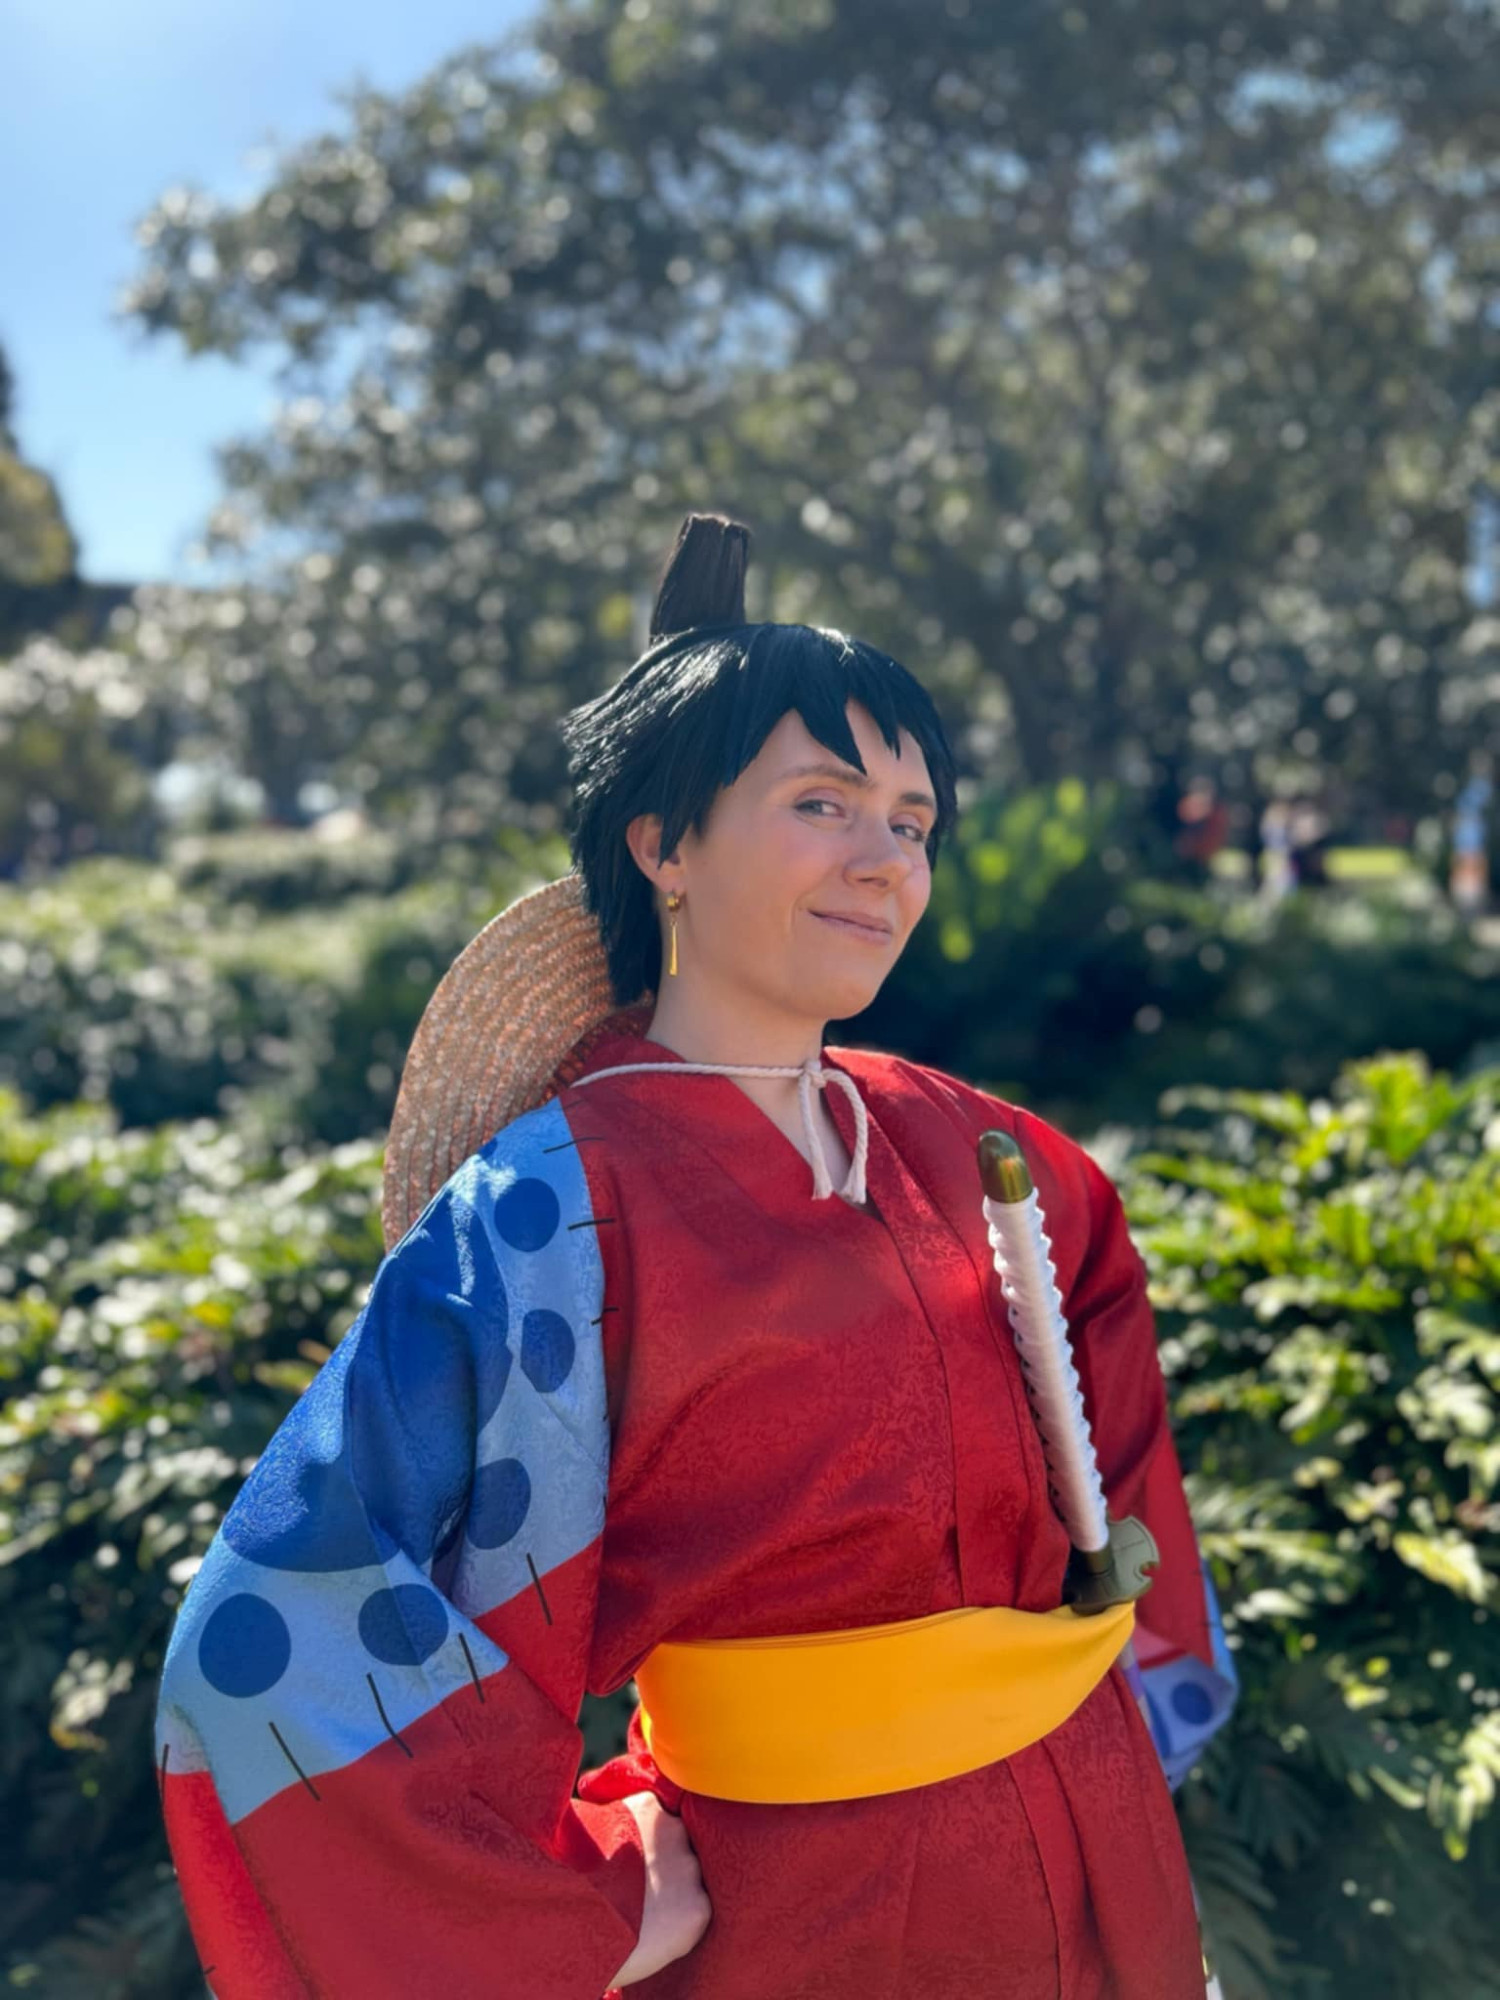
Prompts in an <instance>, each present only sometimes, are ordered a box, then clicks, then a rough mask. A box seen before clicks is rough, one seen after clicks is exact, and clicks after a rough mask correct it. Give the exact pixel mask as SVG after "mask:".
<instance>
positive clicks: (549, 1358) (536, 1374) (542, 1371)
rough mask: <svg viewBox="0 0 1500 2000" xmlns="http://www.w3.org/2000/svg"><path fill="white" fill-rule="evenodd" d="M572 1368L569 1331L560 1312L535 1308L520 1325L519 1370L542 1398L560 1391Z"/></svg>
mask: <svg viewBox="0 0 1500 2000" xmlns="http://www.w3.org/2000/svg"><path fill="white" fill-rule="evenodd" d="M572 1367H573V1329H572V1327H570V1326H569V1325H568V1322H567V1321H566V1320H565V1319H564V1318H563V1316H562V1314H561V1313H558V1312H551V1311H549V1310H548V1309H547V1308H546V1307H545V1306H539V1307H538V1308H537V1309H536V1310H535V1311H534V1312H529V1313H527V1315H526V1317H525V1319H524V1320H523V1321H522V1322H521V1369H522V1372H523V1373H524V1375H525V1377H526V1379H527V1381H528V1382H529V1383H530V1384H531V1386H532V1388H533V1389H537V1390H540V1391H541V1393H542V1394H543V1395H546V1394H548V1393H549V1392H550V1391H551V1390H553V1389H560V1388H561V1387H562V1385H563V1383H564V1382H566V1381H567V1379H568V1376H569V1374H570V1373H571V1371H572Z"/></svg>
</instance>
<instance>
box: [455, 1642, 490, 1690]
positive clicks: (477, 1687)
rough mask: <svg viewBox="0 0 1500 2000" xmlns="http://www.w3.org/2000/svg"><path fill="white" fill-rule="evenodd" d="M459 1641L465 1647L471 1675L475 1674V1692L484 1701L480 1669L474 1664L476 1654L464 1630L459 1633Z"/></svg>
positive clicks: (465, 1655)
mask: <svg viewBox="0 0 1500 2000" xmlns="http://www.w3.org/2000/svg"><path fill="white" fill-rule="evenodd" d="M458 1643H459V1645H460V1646H462V1647H463V1649H464V1658H465V1659H466V1660H467V1661H468V1663H469V1672H470V1674H471V1675H472V1676H473V1679H474V1692H475V1694H477V1695H478V1697H479V1699H480V1700H481V1701H483V1700H484V1689H483V1687H482V1686H481V1685H480V1680H479V1671H478V1669H477V1668H476V1667H475V1665H474V1655H473V1654H472V1653H471V1652H470V1651H469V1642H468V1640H467V1639H466V1638H465V1637H464V1635H463V1633H462V1632H460V1633H459V1635H458Z"/></svg>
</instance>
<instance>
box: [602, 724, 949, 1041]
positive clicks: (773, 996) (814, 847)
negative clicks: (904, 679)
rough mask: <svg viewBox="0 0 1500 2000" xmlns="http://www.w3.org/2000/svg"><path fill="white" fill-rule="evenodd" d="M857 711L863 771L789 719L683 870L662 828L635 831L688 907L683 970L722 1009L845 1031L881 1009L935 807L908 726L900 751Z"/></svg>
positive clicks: (655, 877) (914, 902)
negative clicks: (835, 1024) (876, 1006)
mask: <svg viewBox="0 0 1500 2000" xmlns="http://www.w3.org/2000/svg"><path fill="white" fill-rule="evenodd" d="M845 712H846V714H847V716H848V720H849V727H850V729H851V730H852V731H853V734H854V740H855V742H856V743H857V745H858V746H859V753H860V756H861V758H862V759H863V761H864V766H865V771H864V773H863V774H862V773H861V772H859V771H857V770H856V769H855V768H854V766H853V765H847V764H845V763H844V762H843V759H842V758H840V757H838V756H837V755H836V754H835V753H834V752H833V751H831V750H829V749H827V748H826V747H825V746H824V745H823V744H821V743H819V742H818V740H817V738H816V737H814V736H813V735H812V734H811V733H810V731H809V730H808V728H807V726H806V724H805V723H804V722H803V720H802V718H801V716H800V715H798V713H797V712H796V710H795V709H789V710H788V711H787V713H786V714H785V715H784V716H782V717H781V719H780V721H779V722H778V723H777V724H776V726H775V728H774V729H773V730H772V731H771V733H770V734H769V736H767V738H766V740H765V742H764V744H763V745H762V746H761V749H760V753H759V755H758V756H757V757H756V758H755V759H754V761H753V762H752V763H750V764H748V765H747V766H746V767H745V769H744V770H743V771H742V772H741V773H740V775H739V777H738V778H737V779H736V780H735V782H734V784H732V785H730V786H729V787H728V788H727V789H726V790H723V791H721V792H720V793H719V794H718V796H717V797H716V798H715V800H714V802H713V806H712V808H711V810H710V812H709V816H708V820H707V822H706V825H705V828H704V832H703V834H702V836H701V837H700V836H697V835H695V834H694V833H693V832H692V831H691V830H689V831H688V832H687V833H686V834H684V836H683V838H682V841H681V843H680V845H679V847H678V850H677V855H676V858H675V860H667V861H664V862H661V865H660V866H658V865H657V863H658V861H659V860H660V856H659V854H658V848H657V843H658V842H659V839H660V834H661V823H660V820H659V819H657V818H656V817H655V816H654V815H644V814H643V815H642V816H641V817H640V818H639V819H637V820H635V821H634V822H632V825H631V829H630V836H629V837H630V846H631V851H632V853H633V854H634V855H635V857H636V860H637V862H638V863H639V864H640V865H641V866H642V867H643V869H644V870H645V873H646V875H647V877H648V878H649V879H650V880H651V881H652V883H653V884H654V885H655V886H656V887H657V889H658V891H659V892H660V893H659V896H658V906H659V907H662V908H664V906H665V897H666V894H667V892H668V891H670V890H673V889H676V890H678V891H679V892H680V893H681V895H682V897H683V902H682V905H681V907H680V908H679V910H678V912H677V935H678V957H679V966H680V969H681V972H682V974H683V975H687V974H688V973H689V970H690V969H691V976H692V980H693V987H694V993H695V995H701V996H702V997H703V998H704V999H705V1000H706V1001H708V1002H710V1003H711V1004H712V1005H714V1006H715V1007H716V1008H725V1009H728V1010H731V1011H733V1010H734V1009H735V1008H736V1006H738V1007H739V1009H740V1011H741V1012H742V1013H743V1014H744V1015H746V1016H760V1017H762V1018H766V1017H769V1016H771V1015H775V1016H778V1017H783V1018H786V1019H788V1020H792V1019H795V1020H797V1021H799V1022H809V1023H815V1024H817V1025H818V1026H819V1027H821V1025H822V1024H823V1023H824V1022H826V1021H829V1020H847V1019H848V1018H849V1017H850V1016H851V1015H853V1014H857V1013H859V1012H860V1011H861V1009H863V1008H865V1007H867V1006H868V1005H869V1004H870V1002H871V1001H872V1000H873V999H874V997H875V995H876V993H877V992H878V991H879V989H880V986H881V983H882V981H883V980H884V979H885V977H886V975H887V973H888V972H889V971H890V969H891V967H892V966H893V965H894V964H895V963H896V960H897V959H898V958H899V957H900V956H901V953H902V950H903V949H904V947H905V944H906V940H907V939H908V937H910V935H911V932H912V929H913V927H914V926H915V924H916V922H917V919H918V918H919V917H920V916H921V914H922V912H923V910H925V909H926V907H927V900H928V897H929V896H930V895H931V893H932V875H931V871H930V869H929V867H928V862H927V847H926V842H927V838H928V835H929V834H930V833H931V831H932V826H933V822H934V820H935V819H936V816H937V808H936V805H935V803H934V801H933V797H932V792H933V786H932V780H931V778H930V776H929V775H928V770H927V762H926V759H925V758H924V757H923V755H922V752H921V750H920V749H919V748H918V746H917V743H916V740H915V738H914V737H913V736H912V735H911V734H910V733H909V732H908V731H907V730H904V729H903V730H902V731H901V733H900V745H901V749H900V755H899V756H897V755H895V754H893V753H892V752H891V751H890V750H888V749H887V748H886V745H885V740H884V738H883V737H882V736H881V734H880V731H879V729H878V728H877V727H876V725H875V722H874V719H873V718H872V717H871V715H870V714H869V713H868V711H867V710H865V709H864V708H862V707H860V706H859V705H858V704H857V703H855V702H850V703H849V705H848V707H847V709H846V711H845ZM807 765H818V766H821V767H824V768H823V769H821V770H818V771H816V772H809V771H805V770H804V769H803V768H802V767H804V766H807ZM840 917H843V918H844V919H846V920H847V919H864V922H863V924H861V923H858V922H854V921H842V922H841V921H839V920H838V919H839V918H840ZM663 964H665V959H664V960H663ZM663 983H664V984H667V983H668V982H666V981H665V980H664V982H663ZM670 983H671V984H673V985H675V982H670Z"/></svg>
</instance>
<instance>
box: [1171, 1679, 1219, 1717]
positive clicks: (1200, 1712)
mask: <svg viewBox="0 0 1500 2000" xmlns="http://www.w3.org/2000/svg"><path fill="white" fill-rule="evenodd" d="M1172 1709H1173V1712H1174V1713H1175V1714H1177V1715H1179V1716H1180V1717H1181V1718H1182V1720H1183V1721H1184V1722H1191V1723H1196V1722H1207V1720H1208V1718H1209V1717H1210V1716H1211V1715H1212V1714H1213V1712H1214V1705H1213V1703H1212V1702H1211V1701H1210V1700H1209V1698H1208V1690H1207V1689H1206V1688H1201V1687H1199V1685H1198V1683H1197V1682H1196V1681H1179V1682H1178V1683H1177V1685H1176V1687H1174V1688H1173V1690H1172Z"/></svg>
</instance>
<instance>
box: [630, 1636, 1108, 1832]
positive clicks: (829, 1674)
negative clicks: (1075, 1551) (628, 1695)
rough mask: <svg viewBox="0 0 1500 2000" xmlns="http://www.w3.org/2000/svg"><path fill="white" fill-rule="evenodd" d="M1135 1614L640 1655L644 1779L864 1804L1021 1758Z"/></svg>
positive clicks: (1093, 1678)
mask: <svg viewBox="0 0 1500 2000" xmlns="http://www.w3.org/2000/svg"><path fill="white" fill-rule="evenodd" d="M1134 1628H1135V1603H1134V1601H1133V1600H1130V1601H1127V1602H1126V1603H1124V1604H1114V1605H1111V1606H1110V1608H1109V1609H1108V1610H1107V1611H1100V1612H1094V1613H1091V1614H1090V1615H1089V1616H1087V1617H1080V1616H1079V1615H1078V1613H1077V1612H1075V1611H1073V1610H1072V1609H1071V1608H1070V1607H1069V1606H1067V1605H1061V1606H1059V1607H1058V1609H1057V1610H1055V1611H1017V1610H1014V1609H1012V1608H1011V1607H1009V1606H1006V1605H983V1604H965V1605H960V1606H959V1607H958V1608H957V1609H956V1610H953V1611H935V1612H933V1613H932V1614H931V1616H930V1617H926V1618H899V1619H897V1620H896V1621H895V1622H894V1623H893V1624H889V1625H855V1626H850V1627H848V1628H846V1629H845V1630H844V1631H841V1632H794V1633H790V1634H786V1635H778V1636H777V1637H775V1638H770V1639H693V1640H685V1641H681V1642H677V1641H665V1642H663V1643H662V1644H661V1645H659V1646H655V1647H653V1648H652V1650H651V1651H650V1652H649V1653H648V1654H647V1655H646V1657H645V1659H643V1660H642V1661H641V1663H640V1665H639V1666H638V1667H637V1668H636V1673H635V1684H636V1690H637V1692H638V1693H639V1695H640V1700H641V1730H642V1733H643V1735H644V1737H645V1739H646V1742H647V1744H648V1745H649V1746H650V1750H651V1754H652V1756H653V1757H654V1758H655V1759H656V1763H657V1767H658V1769H660V1770H661V1771H663V1772H664V1773H665V1774H666V1776H667V1777H669V1778H671V1779H672V1780H673V1782H674V1783H676V1784H679V1785H681V1786H683V1787H684V1788H685V1789H686V1790H688V1791H690V1792H701V1793H703V1794H705V1795H706V1796H708V1797H710V1798H716V1799H746V1800H752V1801H755V1802H757V1803H760V1804H766V1805H773V1804H805V1803H807V1802H809V1801H812V1800H814V1799H863V1798H870V1797H872V1796H873V1795H874V1794H875V1793H877V1792H901V1791H905V1790H906V1789H907V1788H908V1787H909V1786H912V1785H930V1784H933V1783H935V1782H936V1781H937V1780H938V1779H939V1778H955V1777H957V1776H958V1775H959V1774H960V1773H961V1772H963V1771H973V1770H977V1769H978V1768H979V1766H980V1765H981V1764H992V1763H994V1762H995V1760H996V1759H997V1758H1000V1757H1008V1756H1009V1755H1010V1754H1011V1752H1012V1751H1013V1750H1021V1749H1024V1748H1025V1746H1026V1745H1027V1744H1028V1743H1035V1742H1036V1740H1037V1738H1038V1737H1041V1736H1045V1735H1046V1734H1047V1732H1048V1730H1050V1729H1055V1728H1056V1727H1057V1725H1058V1724H1059V1723H1060V1722H1063V1721H1065V1720H1066V1719H1067V1717H1068V1716H1070V1715H1071V1714H1072V1713H1073V1711H1074V1709H1075V1708H1077V1707H1078V1706H1079V1704H1080V1703H1081V1702H1082V1701H1083V1700H1084V1698H1085V1697H1086V1696H1087V1695H1088V1694H1090V1693H1091V1692H1092V1690H1093V1689H1094V1688H1095V1687H1096V1686H1097V1685H1098V1683H1099V1682H1100V1681H1101V1680H1103V1678H1104V1676H1105V1674H1106V1673H1108V1671H1109V1669H1110V1665H1111V1663H1112V1662H1113V1661H1114V1659H1115V1658H1116V1656H1117V1655H1118V1654H1119V1653H1120V1652H1121V1651H1123V1649H1124V1647H1125V1644H1126V1642H1127V1640H1128V1639H1129V1638H1130V1635H1131V1632H1132V1631H1133V1630H1134Z"/></svg>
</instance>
